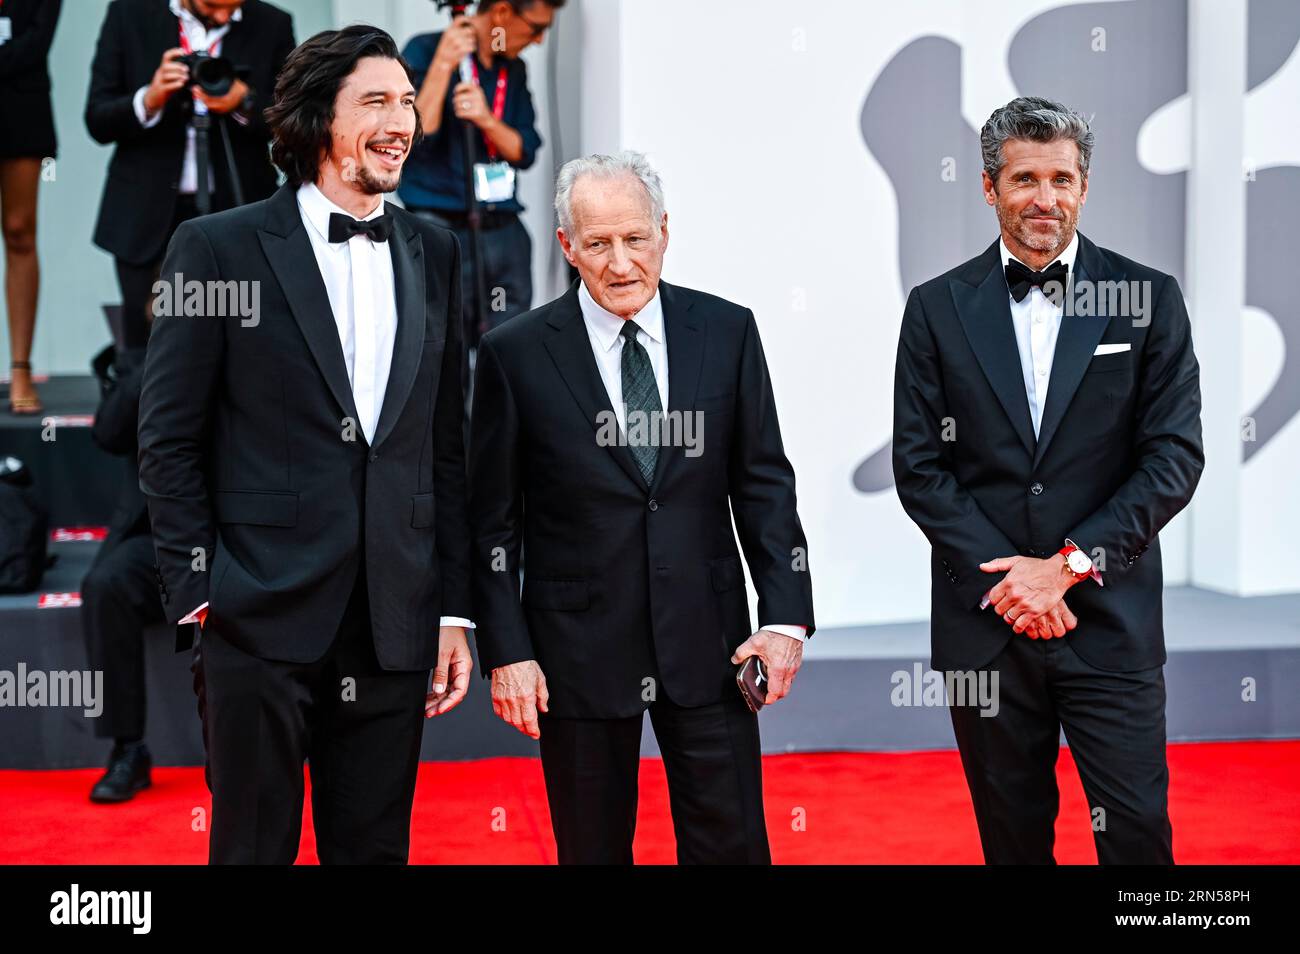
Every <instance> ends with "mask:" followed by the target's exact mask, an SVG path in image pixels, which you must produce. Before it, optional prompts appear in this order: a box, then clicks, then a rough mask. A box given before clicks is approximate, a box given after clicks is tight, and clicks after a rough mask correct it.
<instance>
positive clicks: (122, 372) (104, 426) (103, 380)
mask: <svg viewBox="0 0 1300 954" xmlns="http://www.w3.org/2000/svg"><path fill="white" fill-rule="evenodd" d="M92 367H93V370H94V372H95V377H96V378H97V379H98V380H99V389H100V401H99V408H98V409H97V410H96V411H95V423H94V425H93V426H92V427H91V430H90V436H91V437H92V438H93V439H94V441H95V443H96V444H98V445H99V446H100V448H102V449H103V450H105V451H107V452H108V453H110V454H112V455H114V456H115V457H119V458H121V461H122V483H121V489H120V490H119V491H118V495H117V506H116V507H115V508H114V510H113V516H112V518H111V520H110V522H109V526H108V530H109V536H110V537H112V538H114V539H116V538H119V537H129V536H135V535H137V534H141V533H148V532H149V506H148V504H147V503H146V502H145V499H144V494H142V493H141V492H140V473H139V470H138V464H137V455H138V450H139V448H138V447H137V445H136V430H137V427H138V425H139V421H140V383H141V379H142V378H143V377H144V349H143V348H137V349H133V350H129V351H125V352H122V353H121V354H119V353H117V349H115V348H114V347H113V346H112V345H109V346H108V347H107V348H105V349H104V350H103V351H101V352H100V353H99V354H98V355H96V356H95V361H94V364H93V365H92Z"/></svg>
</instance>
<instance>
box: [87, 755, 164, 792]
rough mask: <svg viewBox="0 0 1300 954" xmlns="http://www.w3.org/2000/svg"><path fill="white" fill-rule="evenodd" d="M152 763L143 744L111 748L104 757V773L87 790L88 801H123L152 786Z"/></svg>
mask: <svg viewBox="0 0 1300 954" xmlns="http://www.w3.org/2000/svg"><path fill="white" fill-rule="evenodd" d="M152 764H153V761H152V759H150V758H149V749H148V748H147V747H146V746H145V744H144V743H143V742H133V743H129V744H127V745H115V746H113V753H112V755H110V756H109V757H108V771H107V772H105V773H104V777H103V778H101V779H100V780H99V781H98V782H96V783H95V787H94V788H92V789H91V790H90V800H91V801H92V802H126V801H130V800H131V799H132V798H134V797H135V793H136V792H138V791H140V790H141V789H146V788H148V787H149V786H150V785H151V784H153V783H152V782H151V781H150V779H149V769H150V767H151V765H152Z"/></svg>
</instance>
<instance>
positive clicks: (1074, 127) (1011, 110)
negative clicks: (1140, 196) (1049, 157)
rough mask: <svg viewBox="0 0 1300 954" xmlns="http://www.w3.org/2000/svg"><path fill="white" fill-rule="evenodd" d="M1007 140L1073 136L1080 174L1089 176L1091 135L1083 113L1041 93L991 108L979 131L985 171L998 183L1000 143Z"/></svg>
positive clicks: (1052, 140)
mask: <svg viewBox="0 0 1300 954" xmlns="http://www.w3.org/2000/svg"><path fill="white" fill-rule="evenodd" d="M1008 139H1029V140H1032V141H1034V142H1054V141H1055V140H1057V139H1073V140H1074V144H1075V145H1076V146H1078V147H1079V175H1080V177H1081V178H1084V179H1086V178H1087V177H1088V163H1089V162H1090V161H1091V160H1092V146H1093V141H1094V137H1093V135H1092V128H1091V127H1090V126H1089V125H1088V120H1086V119H1084V118H1083V116H1082V115H1080V114H1079V113H1077V112H1075V111H1074V110H1073V109H1070V108H1069V107H1068V106H1062V105H1061V104H1060V103H1054V102H1052V101H1051V100H1050V99H1043V97H1041V96H1021V97H1019V98H1017V99H1013V100H1012V101H1011V102H1009V103H1007V104H1006V105H1005V106H1001V107H999V108H998V109H995V110H993V115H992V116H990V117H989V119H988V122H986V123H985V124H984V128H983V129H981V130H980V153H981V154H982V158H983V160H984V171H985V172H987V173H988V174H989V178H990V179H992V180H993V181H994V182H997V179H998V174H999V173H1000V172H1001V171H1002V167H1003V166H1004V165H1006V159H1005V158H1004V157H1003V155H1002V145H1003V143H1005V142H1006V141H1007V140H1008Z"/></svg>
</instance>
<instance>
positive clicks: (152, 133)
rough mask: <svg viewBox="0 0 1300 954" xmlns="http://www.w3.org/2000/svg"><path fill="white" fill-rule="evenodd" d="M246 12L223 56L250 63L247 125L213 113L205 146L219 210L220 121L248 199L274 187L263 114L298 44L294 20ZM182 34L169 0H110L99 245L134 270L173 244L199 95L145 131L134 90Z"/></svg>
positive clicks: (91, 103)
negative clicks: (109, 149) (107, 147)
mask: <svg viewBox="0 0 1300 954" xmlns="http://www.w3.org/2000/svg"><path fill="white" fill-rule="evenodd" d="M240 9H241V10H242V11H243V13H242V14H241V18H240V19H239V20H238V21H234V22H232V23H231V25H230V30H229V32H227V33H226V35H225V37H224V38H223V39H222V41H221V46H220V53H221V55H222V56H223V57H225V58H226V59H228V60H230V61H231V62H233V63H234V64H235V66H236V67H247V69H248V73H247V76H246V77H244V82H246V83H247V84H248V85H249V87H250V88H251V90H252V97H253V100H252V102H253V107H252V109H251V111H250V113H249V122H248V124H247V125H243V124H241V123H239V122H237V121H236V120H235V119H233V118H232V117H231V115H230V114H225V115H223V116H221V117H220V118H218V115H217V114H215V113H213V114H212V118H213V123H212V125H211V127H210V129H209V131H208V141H209V147H210V148H209V151H210V154H211V167H212V173H213V176H214V178H215V181H216V191H215V193H214V194H213V197H212V203H213V204H212V208H213V209H214V210H220V209H227V208H230V207H231V206H233V205H234V197H233V194H232V192H231V188H230V175H229V171H228V163H227V160H226V152H225V147H224V145H223V143H222V138H221V133H220V131H219V130H218V128H217V127H218V123H220V124H221V125H223V126H224V127H225V129H226V133H227V135H228V136H229V138H230V146H231V151H232V152H233V154H234V159H235V163H234V164H235V168H236V170H238V174H239V180H240V184H241V186H242V187H243V193H244V201H245V202H251V201H254V200H257V199H264V198H266V197H267V196H269V195H270V194H271V193H272V192H274V191H275V182H276V175H275V168H274V166H272V165H271V158H270V152H269V147H270V141H271V133H270V130H269V129H268V128H267V125H266V121H265V120H264V119H263V118H262V110H263V109H265V108H266V107H267V106H269V105H270V104H271V99H272V94H273V93H274V91H275V77H276V74H278V73H279V72H280V68H281V67H282V66H284V61H285V59H286V58H287V57H288V56H289V53H290V51H292V50H293V48H294V39H293V21H292V19H291V18H290V16H289V14H287V13H285V12H284V11H283V10H281V9H279V8H278V7H275V6H272V5H271V4H269V3H264V2H262V0H247V2H246V3H244V5H243V6H242V7H241V8H240ZM179 30H180V28H179V23H178V21H177V19H176V17H175V16H174V15H173V14H172V12H171V10H170V9H169V7H168V5H167V0H113V2H112V3H110V4H109V7H108V13H107V14H106V15H105V17H104V25H103V27H102V28H101V30H100V34H99V42H98V45H97V46H96V47H95V58H94V61H93V62H92V63H91V66H90V92H89V93H88V95H87V98H86V128H87V129H88V130H89V131H90V135H91V136H92V137H93V138H94V139H95V141H96V142H99V143H105V144H108V143H114V144H116V148H115V149H114V150H113V158H112V159H111V160H110V161H109V165H108V179H107V181H106V182H105V183H104V194H103V197H102V199H101V200H100V205H99V218H98V220H97V221H96V223H95V235H94V241H95V244H96V245H97V246H99V247H100V248H102V249H104V250H105V251H107V252H110V253H111V254H112V255H113V256H115V257H116V258H120V259H122V260H123V261H126V262H130V263H132V264H135V265H143V264H146V263H148V262H151V261H154V260H156V259H157V257H158V256H159V255H160V254H161V253H162V251H163V247H164V245H165V243H166V241H167V230H168V229H169V228H170V227H171V223H172V219H173V215H174V213H175V206H176V196H177V194H178V193H177V190H178V188H179V186H180V177H181V167H182V164H183V162H184V158H185V143H186V128H187V126H188V125H189V122H190V119H191V117H192V115H193V112H194V99H193V97H192V96H191V95H190V94H189V93H188V92H187V91H186V90H183V89H182V90H178V91H177V92H176V93H173V94H172V96H171V97H170V98H169V99H168V100H167V104H166V105H165V106H164V107H163V112H162V118H161V119H160V120H159V121H158V123H157V124H156V125H154V126H152V127H150V128H149V129H145V128H144V127H142V126H141V125H140V120H139V119H138V118H137V117H136V114H135V108H134V106H133V105H132V101H133V100H134V98H135V94H136V91H137V90H138V89H139V88H140V87H141V86H148V85H149V83H150V82H151V81H152V80H153V74H154V71H155V70H157V69H158V63H159V61H160V60H161V59H162V55H163V53H164V52H165V51H167V50H169V49H171V48H173V47H175V46H179V45H180V32H179Z"/></svg>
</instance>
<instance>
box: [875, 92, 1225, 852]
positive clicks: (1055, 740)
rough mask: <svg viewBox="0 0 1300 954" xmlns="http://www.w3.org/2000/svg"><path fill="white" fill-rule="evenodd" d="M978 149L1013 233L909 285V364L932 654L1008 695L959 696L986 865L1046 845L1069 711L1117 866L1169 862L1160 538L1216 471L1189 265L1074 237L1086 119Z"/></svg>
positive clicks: (1019, 129)
mask: <svg viewBox="0 0 1300 954" xmlns="http://www.w3.org/2000/svg"><path fill="white" fill-rule="evenodd" d="M981 146H982V150H983V157H984V167H985V168H984V175H983V184H984V194H985V198H986V200H987V202H988V204H989V205H991V206H993V207H994V208H995V209H996V211H997V216H998V222H999V225H1000V227H1001V233H1002V234H1001V238H999V240H998V241H996V242H994V243H993V244H992V245H990V246H989V247H988V249H986V250H985V251H984V252H983V253H982V254H981V255H979V256H978V257H976V258H974V259H971V260H970V261H968V262H966V263H965V264H963V265H959V266H958V267H957V268H954V269H953V270H952V271H950V272H948V273H946V274H944V275H941V276H939V277H938V278H935V279H932V280H930V281H928V282H926V283H924V284H922V285H920V286H918V287H916V288H914V289H913V290H912V292H911V294H910V295H909V296H908V300H907V308H906V310H905V312H904V314H903V325H902V331H901V333H900V337H899V345H898V364H897V369H896V376H895V381H894V476H895V479H896V480H897V483H898V494H899V497H900V498H901V500H902V503H903V507H904V509H906V510H907V512H908V515H909V516H911V518H912V519H913V520H915V521H916V523H917V525H918V526H920V528H921V530H922V531H924V533H925V535H926V536H927V537H928V538H929V540H930V543H931V546H932V547H933V551H932V556H931V564H930V565H931V577H932V584H931V585H932V602H931V642H932V653H933V660H932V665H933V667H934V668H935V669H936V670H942V671H960V672H965V673H971V672H974V675H975V676H977V677H978V678H979V679H980V680H986V679H987V680H988V681H987V682H986V683H985V685H994V686H996V691H997V692H998V706H997V708H996V710H988V711H984V710H981V709H980V708H978V707H977V706H975V705H973V704H963V701H964V700H962V699H953V698H950V699H949V710H950V713H951V716H952V721H953V728H954V731H955V734H956V737H957V746H958V748H959V749H960V751H961V757H962V764H963V766H964V768H965V772H966V779H967V782H968V784H969V786H970V791H971V798H972V801H973V802H974V806H975V816H976V820H977V822H978V824H979V831H980V840H981V842H982V844H983V847H984V857H985V859H986V861H988V862H989V863H991V864H993V863H1021V864H1029V863H1051V862H1052V861H1053V856H1052V844H1053V835H1054V824H1055V820H1056V814H1057V807H1058V792H1057V786H1056V776H1055V770H1054V766H1055V763H1056V758H1057V753H1058V750H1059V737H1060V732H1061V728H1062V727H1064V730H1065V736H1066V739H1067V741H1068V742H1069V744H1070V751H1071V753H1072V754H1073V756H1074V759H1075V762H1076V763H1077V764H1078V767H1079V774H1080V777H1081V779H1082V781H1083V788H1084V792H1085V794H1086V796H1087V798H1088V803H1089V805H1090V806H1091V809H1092V819H1093V830H1094V832H1095V841H1096V846H1097V855H1098V858H1099V859H1100V860H1101V862H1102V863H1147V864H1171V863H1172V862H1173V848H1172V831H1171V828H1170V824H1169V815H1168V787H1169V773H1168V768H1167V765H1166V761H1165V686H1164V675H1163V668H1162V667H1163V665H1164V662H1165V647H1164V633H1163V624H1162V617H1161V590H1162V580H1161V570H1160V542H1159V539H1158V537H1157V534H1158V533H1159V531H1160V529H1161V528H1162V527H1163V526H1164V525H1165V524H1166V523H1168V522H1169V520H1170V519H1171V518H1172V517H1173V516H1174V515H1175V514H1176V513H1178V511H1179V510H1181V509H1182V508H1183V507H1184V506H1186V505H1187V502H1188V501H1189V500H1190V499H1191V496H1192V492H1193V490H1194V489H1195V488H1196V484H1197V481H1198V479H1199V477H1200V473H1201V469H1202V466H1203V464H1204V455H1203V452H1202V447H1201V425H1200V407H1201V398H1200V385H1199V369H1198V366H1197V362H1196V356H1195V354H1194V353H1193V351H1192V338H1191V328H1190V325H1189V322H1188V318H1187V309H1186V307H1185V306H1184V304H1183V297H1182V293H1181V292H1180V290H1179V288H1178V283H1177V282H1176V281H1175V280H1174V278H1172V277H1171V276H1169V275H1166V274H1163V273H1161V272H1158V271H1156V270H1155V269H1152V268H1148V267H1147V266H1145V265H1142V264H1139V263H1138V262H1134V261H1132V260H1130V259H1127V258H1124V257H1122V256H1120V255H1118V254H1116V253H1115V252H1112V251H1110V250H1108V249H1103V248H1099V247H1097V246H1096V245H1094V244H1093V243H1092V242H1090V241H1088V239H1087V238H1084V237H1083V236H1082V235H1079V234H1078V232H1077V231H1076V229H1077V224H1078V217H1079V211H1080V209H1081V208H1082V206H1083V204H1084V202H1085V201H1086V199H1087V191H1088V164H1089V160H1090V158H1091V154H1092V146H1093V134H1092V131H1091V130H1090V129H1089V127H1088V123H1087V121H1086V120H1085V119H1083V118H1082V117H1081V116H1080V115H1078V114H1077V113H1075V112H1073V111H1071V110H1069V109H1067V108H1065V107H1064V106H1061V105H1059V104H1056V103H1053V102H1051V101H1048V100H1044V99H1040V98H1037V97H1025V98H1021V99H1016V100H1013V101H1012V102H1011V103H1008V104H1007V105H1006V106H1004V107H1002V108H1000V109H998V110H996V111H995V112H994V113H993V115H992V116H991V117H990V118H989V121H988V122H987V123H986V124H985V126H984V129H983V131H982V133H981ZM1067 591H1068V594H1069V596H1068V605H1067V600H1066V593H1067ZM1067 634H1068V635H1067ZM993 674H996V676H997V679H998V681H997V682H996V683H993V682H992V680H991V679H989V678H988V677H990V676H991V675H993ZM967 678H969V677H967ZM954 684H956V683H954ZM992 712H995V713H996V714H992V715H991V713H992Z"/></svg>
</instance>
